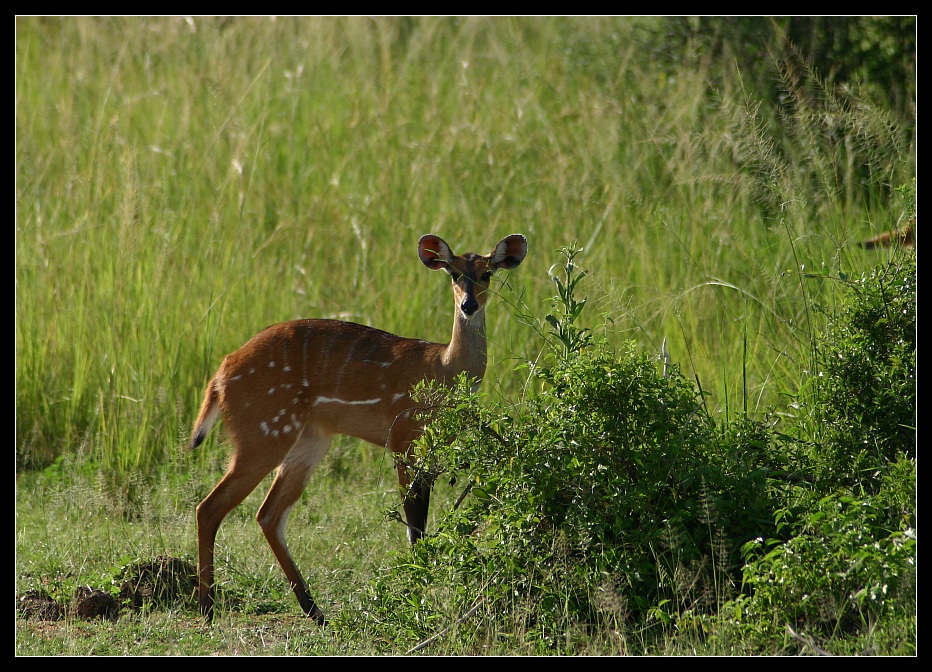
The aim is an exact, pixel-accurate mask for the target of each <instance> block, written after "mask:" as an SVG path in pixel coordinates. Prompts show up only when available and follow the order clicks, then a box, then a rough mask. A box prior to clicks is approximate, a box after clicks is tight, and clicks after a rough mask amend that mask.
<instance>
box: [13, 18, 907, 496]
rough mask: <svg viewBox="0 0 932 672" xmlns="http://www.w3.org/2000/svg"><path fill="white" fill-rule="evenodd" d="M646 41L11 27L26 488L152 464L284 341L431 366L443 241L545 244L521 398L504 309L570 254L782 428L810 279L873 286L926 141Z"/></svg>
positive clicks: (656, 335)
mask: <svg viewBox="0 0 932 672" xmlns="http://www.w3.org/2000/svg"><path fill="white" fill-rule="evenodd" d="M639 27H640V24H639V23H638V22H637V21H634V20H630V19H601V20H597V19H559V20H558V19H544V18H540V19H479V18H463V19H457V18H422V19H405V18H381V19H368V18H346V19H337V18H330V19H323V18H318V19H315V18H303V19H294V18H279V19H275V20H273V19H268V18H240V19H201V18H198V19H191V20H185V19H182V18H160V19H97V18H66V19H55V18H20V19H18V20H17V22H16V30H17V45H16V54H17V61H16V100H15V113H16V167H17V177H16V210H17V227H16V301H17V308H16V310H17V313H16V327H15V331H16V395H17V412H16V422H17V456H18V463H19V464H20V465H21V466H26V467H28V466H41V465H42V464H46V463H48V461H49V460H50V459H53V458H54V457H55V456H57V455H61V454H69V453H72V452H73V451H75V450H82V451H86V452H87V453H88V454H89V455H90V456H92V457H93V458H94V459H95V460H99V461H100V463H101V464H103V465H107V468H108V470H109V469H112V473H113V474H114V475H115V477H117V478H121V477H122V476H121V475H123V474H127V473H132V472H135V471H137V470H142V471H145V470H146V469H147V468H148V467H149V466H151V465H153V464H156V463H159V462H161V461H163V460H165V459H166V457H167V456H168V455H169V454H170V453H171V451H172V450H173V449H175V448H176V447H177V446H179V445H180V443H181V437H182V436H183V435H184V434H185V433H186V432H187V429H188V425H189V423H190V422H191V417H192V415H193V412H194V410H195V408H196V404H197V402H198V398H199V395H200V391H201V388H202V386H203V385H204V383H205V381H206V380H207V378H208V376H209V374H210V372H211V370H212V369H213V368H214V367H216V365H217V364H218V363H219V361H220V359H221V357H222V355H223V354H225V353H226V352H228V351H231V350H233V349H235V348H236V347H238V345H240V344H241V343H242V342H243V341H244V340H245V339H246V338H248V337H249V336H250V335H251V334H252V333H254V332H255V331H257V330H258V329H259V328H261V327H263V326H265V325H267V324H270V323H274V322H278V321H282V320H286V319H290V318H295V317H302V316H303V317H307V316H343V317H346V318H348V319H353V320H357V321H360V322H365V323H368V324H372V325H376V326H379V327H381V328H384V329H387V330H390V331H395V332H398V333H403V334H409V335H412V336H418V337H424V338H429V339H433V340H441V339H444V338H445V337H446V336H447V332H448V330H449V321H450V317H449V314H450V311H451V308H450V306H449V296H448V290H446V289H445V287H444V283H442V282H441V281H440V280H439V279H438V278H437V277H434V276H431V275H428V274H425V273H424V272H423V270H422V269H421V268H420V267H419V264H417V263H416V260H415V258H414V253H413V249H414V243H415V242H416V240H417V238H418V236H419V235H421V234H422V233H425V232H429V231H433V232H437V233H439V234H441V235H443V236H444V237H445V238H446V239H447V240H448V241H449V242H450V243H451V244H452V245H453V246H454V249H456V250H464V249H476V250H479V251H484V248H485V246H488V245H490V244H491V243H492V242H494V241H495V240H498V239H499V238H500V237H501V236H502V235H504V234H507V233H510V232H512V231H520V232H523V233H525V234H526V235H528V237H529V240H530V249H531V255H530V257H529V261H530V264H528V265H526V266H523V267H522V268H521V271H520V272H519V273H516V274H514V276H513V277H512V278H511V279H510V280H509V284H510V288H511V292H512V294H510V295H509V296H506V297H505V298H506V305H504V306H498V305H493V306H492V309H491V311H490V312H491V316H490V324H491V328H490V341H491V356H492V362H491V367H490V373H489V377H490V379H491V381H492V383H493V384H497V385H500V386H501V389H502V391H503V392H508V391H513V390H515V389H517V388H518V385H519V384H520V379H519V377H518V376H516V375H515V374H513V373H512V372H511V368H512V367H511V366H510V364H509V363H508V362H509V360H510V358H512V357H518V358H521V359H523V358H528V357H532V356H533V354H534V352H535V351H536V350H537V349H538V347H539V346H538V345H537V344H536V343H535V342H534V334H533V333H532V332H531V331H530V330H528V329H526V328H524V327H522V325H520V324H518V323H517V322H516V320H515V319H514V318H513V315H512V314H511V313H512V310H510V309H509V307H508V305H507V303H508V302H514V301H520V302H523V304H525V306H526V308H527V310H529V311H531V312H534V311H536V310H538V309H539V307H540V305H541V302H542V301H544V300H545V297H546V296H547V292H548V291H549V287H548V279H547V273H546V271H547V268H548V267H549V266H550V265H551V264H552V263H554V262H555V261H556V257H555V251H556V250H557V249H559V248H560V247H562V246H565V245H571V244H573V243H576V244H578V245H581V246H583V247H584V248H585V256H586V258H585V263H586V265H587V266H588V267H589V268H592V269H594V273H595V275H596V279H597V282H598V286H599V287H601V288H602V294H601V296H599V297H598V299H599V301H601V305H602V306H603V309H604V312H605V313H607V314H609V315H611V317H612V319H613V320H614V321H615V323H616V326H617V328H618V331H619V333H620V334H622V335H624V336H625V337H629V336H630V337H634V338H635V339H636V340H637V341H638V342H639V343H641V344H642V345H643V347H644V348H645V349H649V350H654V351H659V348H660V344H661V342H662V341H663V339H664V338H666V339H667V342H668V349H669V351H670V353H671V355H672V357H673V358H674V359H676V360H677V361H679V362H681V363H682V364H683V365H684V366H685V367H687V368H689V369H690V370H692V371H693V372H694V374H695V375H696V377H698V379H699V380H700V381H701V384H702V386H703V389H704V390H705V391H707V392H708V393H710V400H711V402H712V403H713V404H715V405H716V407H718V408H721V409H722V410H728V409H741V410H742V412H743V411H744V408H745V407H747V410H748V411H749V412H752V413H754V412H758V411H760V410H761V409H763V408H766V407H767V406H769V405H771V404H775V403H779V392H780V391H781V390H782V389H785V388H786V387H789V386H792V384H793V383H794V382H796V380H797V379H798V377H799V375H800V373H801V371H802V370H804V369H805V354H804V353H805V347H806V336H805V334H806V332H807V330H809V329H812V328H816V325H813V324H811V322H810V321H811V315H809V314H807V309H808V306H809V305H810V304H811V303H813V302H815V301H821V300H823V297H811V296H809V295H808V294H807V292H808V291H809V290H807V289H806V288H805V286H804V285H803V284H802V283H800V282H799V281H798V274H799V272H800V271H802V270H805V271H806V272H809V271H812V270H815V271H816V272H821V269H822V268H823V267H826V268H828V269H829V270H830V272H831V273H833V274H837V272H838V271H840V270H844V272H846V273H857V272H859V270H860V269H863V268H864V267H865V266H866V265H867V264H869V263H872V262H873V258H869V257H867V256H866V255H864V254H862V253H860V252H857V251H853V250H852V249H851V243H852V241H854V240H856V239H858V238H859V237H861V236H862V235H864V234H866V233H869V232H871V231H874V230H876V229H882V228H884V227H886V226H888V225H892V224H895V223H896V220H897V217H898V215H899V214H900V212H901V209H900V204H898V203H895V202H894V201H892V200H891V199H890V198H887V197H886V196H885V195H884V194H886V193H887V192H888V187H889V186H890V185H894V186H895V185H897V184H902V183H905V182H907V181H908V179H909V178H910V177H911V175H912V172H914V154H915V152H914V145H913V144H911V142H914V140H913V138H912V137H911V136H910V135H909V134H908V133H904V131H903V130H901V129H899V128H898V127H897V126H896V125H895V124H894V123H893V122H891V121H890V120H889V119H888V117H887V116H885V114H884V113H883V111H882V109H879V108H878V109H875V108H871V107H870V106H869V105H868V102H867V101H864V100H857V101H856V102H857V105H855V106H851V105H850V104H847V106H846V103H845V102H844V101H843V100H841V99H840V98H838V96H837V95H835V94H833V93H832V92H830V91H816V93H812V86H807V87H801V86H797V87H795V88H793V87H792V86H790V87H788V90H789V91H790V96H791V103H792V105H790V106H789V107H790V108H791V109H792V113H791V114H788V115H787V116H786V117H785V118H783V119H778V118H776V117H775V116H774V115H772V114H770V113H767V112H765V110H762V109H761V107H760V105H759V103H758V101H756V100H755V98H754V91H740V90H739V89H737V88H736V87H730V89H729V90H728V91H723V90H720V91H711V92H710V91H709V89H708V88H707V87H706V84H705V81H706V78H707V77H709V75H710V69H709V67H707V68H706V69H703V68H701V67H700V68H694V69H690V70H686V69H684V70H683V71H682V72H678V73H677V75H676V77H675V78H674V77H670V76H669V75H668V74H667V73H666V72H665V71H664V70H663V69H662V68H661V67H659V66H654V65H652V63H650V62H645V60H644V58H642V57H641V53H640V52H641V45H640V44H639V43H638V41H637V39H636V36H637V35H639V34H640V33H639V32H637V31H636V28H639ZM783 77H784V78H785V79H786V80H787V82H788V83H790V84H792V83H793V81H795V80H797V79H799V78H803V79H804V80H805V81H806V82H807V83H808V84H812V82H813V81H815V82H816V84H817V83H818V80H817V79H814V75H813V74H812V73H809V72H806V71H805V70H804V69H797V70H792V71H787V72H785V73H784V74H783ZM729 81H738V79H737V77H734V76H733V77H732V78H731V79H730V80H729ZM875 107H876V106H875ZM843 113H844V114H843ZM830 118H831V119H835V121H831V122H830V121H829V119H830ZM839 118H843V119H846V120H847V121H846V122H845V124H847V126H845V127H844V128H841V130H839V124H840V123H841V122H839V121H838V119H839ZM829 123H831V124H833V125H832V126H831V128H827V127H826V125H827V124H829ZM872 130H873V131H876V132H873V133H872V132H869V131H872ZM829 133H842V135H843V138H844V139H845V140H846V142H838V140H837V138H833V137H830V135H829ZM788 138H789V139H791V140H792V141H793V144H791V143H790V140H788ZM848 138H851V139H852V142H847V139H848ZM854 141H857V142H854ZM858 143H860V145H863V148H862V147H861V146H858ZM865 161H867V163H868V164H869V166H870V174H869V175H868V176H867V178H866V180H865V179H863V176H862V179H860V180H859V179H856V178H855V176H853V175H852V174H851V171H852V170H853V168H852V166H861V165H863V164H864V163H865ZM826 290H827V291H828V292H829V293H831V289H830V288H826ZM506 294H508V293H507V292H506ZM825 300H828V301H830V300H831V299H830V296H829V297H826V298H825ZM739 400H740V401H739Z"/></svg>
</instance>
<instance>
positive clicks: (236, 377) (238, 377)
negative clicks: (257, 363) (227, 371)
mask: <svg viewBox="0 0 932 672" xmlns="http://www.w3.org/2000/svg"><path fill="white" fill-rule="evenodd" d="M240 378H242V376H233V377H232V378H230V380H239V379H240Z"/></svg>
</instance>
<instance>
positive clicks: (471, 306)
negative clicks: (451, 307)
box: [460, 296, 479, 315]
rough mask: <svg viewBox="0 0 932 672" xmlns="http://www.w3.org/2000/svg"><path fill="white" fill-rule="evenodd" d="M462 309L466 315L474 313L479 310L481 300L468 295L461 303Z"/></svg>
mask: <svg viewBox="0 0 932 672" xmlns="http://www.w3.org/2000/svg"><path fill="white" fill-rule="evenodd" d="M460 310H462V311H463V314H464V315H472V314H473V313H475V312H476V311H477V310H479V302H478V301H476V300H475V299H474V298H473V297H471V296H467V297H466V298H465V299H463V302H462V303H461V304H460Z"/></svg>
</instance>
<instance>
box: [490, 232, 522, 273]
mask: <svg viewBox="0 0 932 672" xmlns="http://www.w3.org/2000/svg"><path fill="white" fill-rule="evenodd" d="M526 255H527V238H525V237H524V236H522V235H521V234H520V233H513V234H511V235H510V236H506V237H505V238H502V240H501V242H500V243H499V244H498V245H496V246H495V249H494V250H492V254H490V255H489V264H491V266H492V268H493V269H495V270H496V271H497V270H499V269H500V268H515V267H516V266H518V265H519V264H520V263H521V262H522V261H524V257H525V256H526Z"/></svg>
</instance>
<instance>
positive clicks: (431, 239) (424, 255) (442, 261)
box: [417, 234, 453, 271]
mask: <svg viewBox="0 0 932 672" xmlns="http://www.w3.org/2000/svg"><path fill="white" fill-rule="evenodd" d="M417 256H418V257H420V258H421V263H423V264H424V265H425V266H427V268H429V269H430V270H432V271H439V270H440V269H441V268H446V267H447V266H449V265H450V263H451V262H452V261H453V253H452V252H451V251H450V246H449V245H447V244H446V243H445V242H443V238H441V237H440V236H435V235H432V234H427V235H426V236H421V239H420V240H419V241H417Z"/></svg>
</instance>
